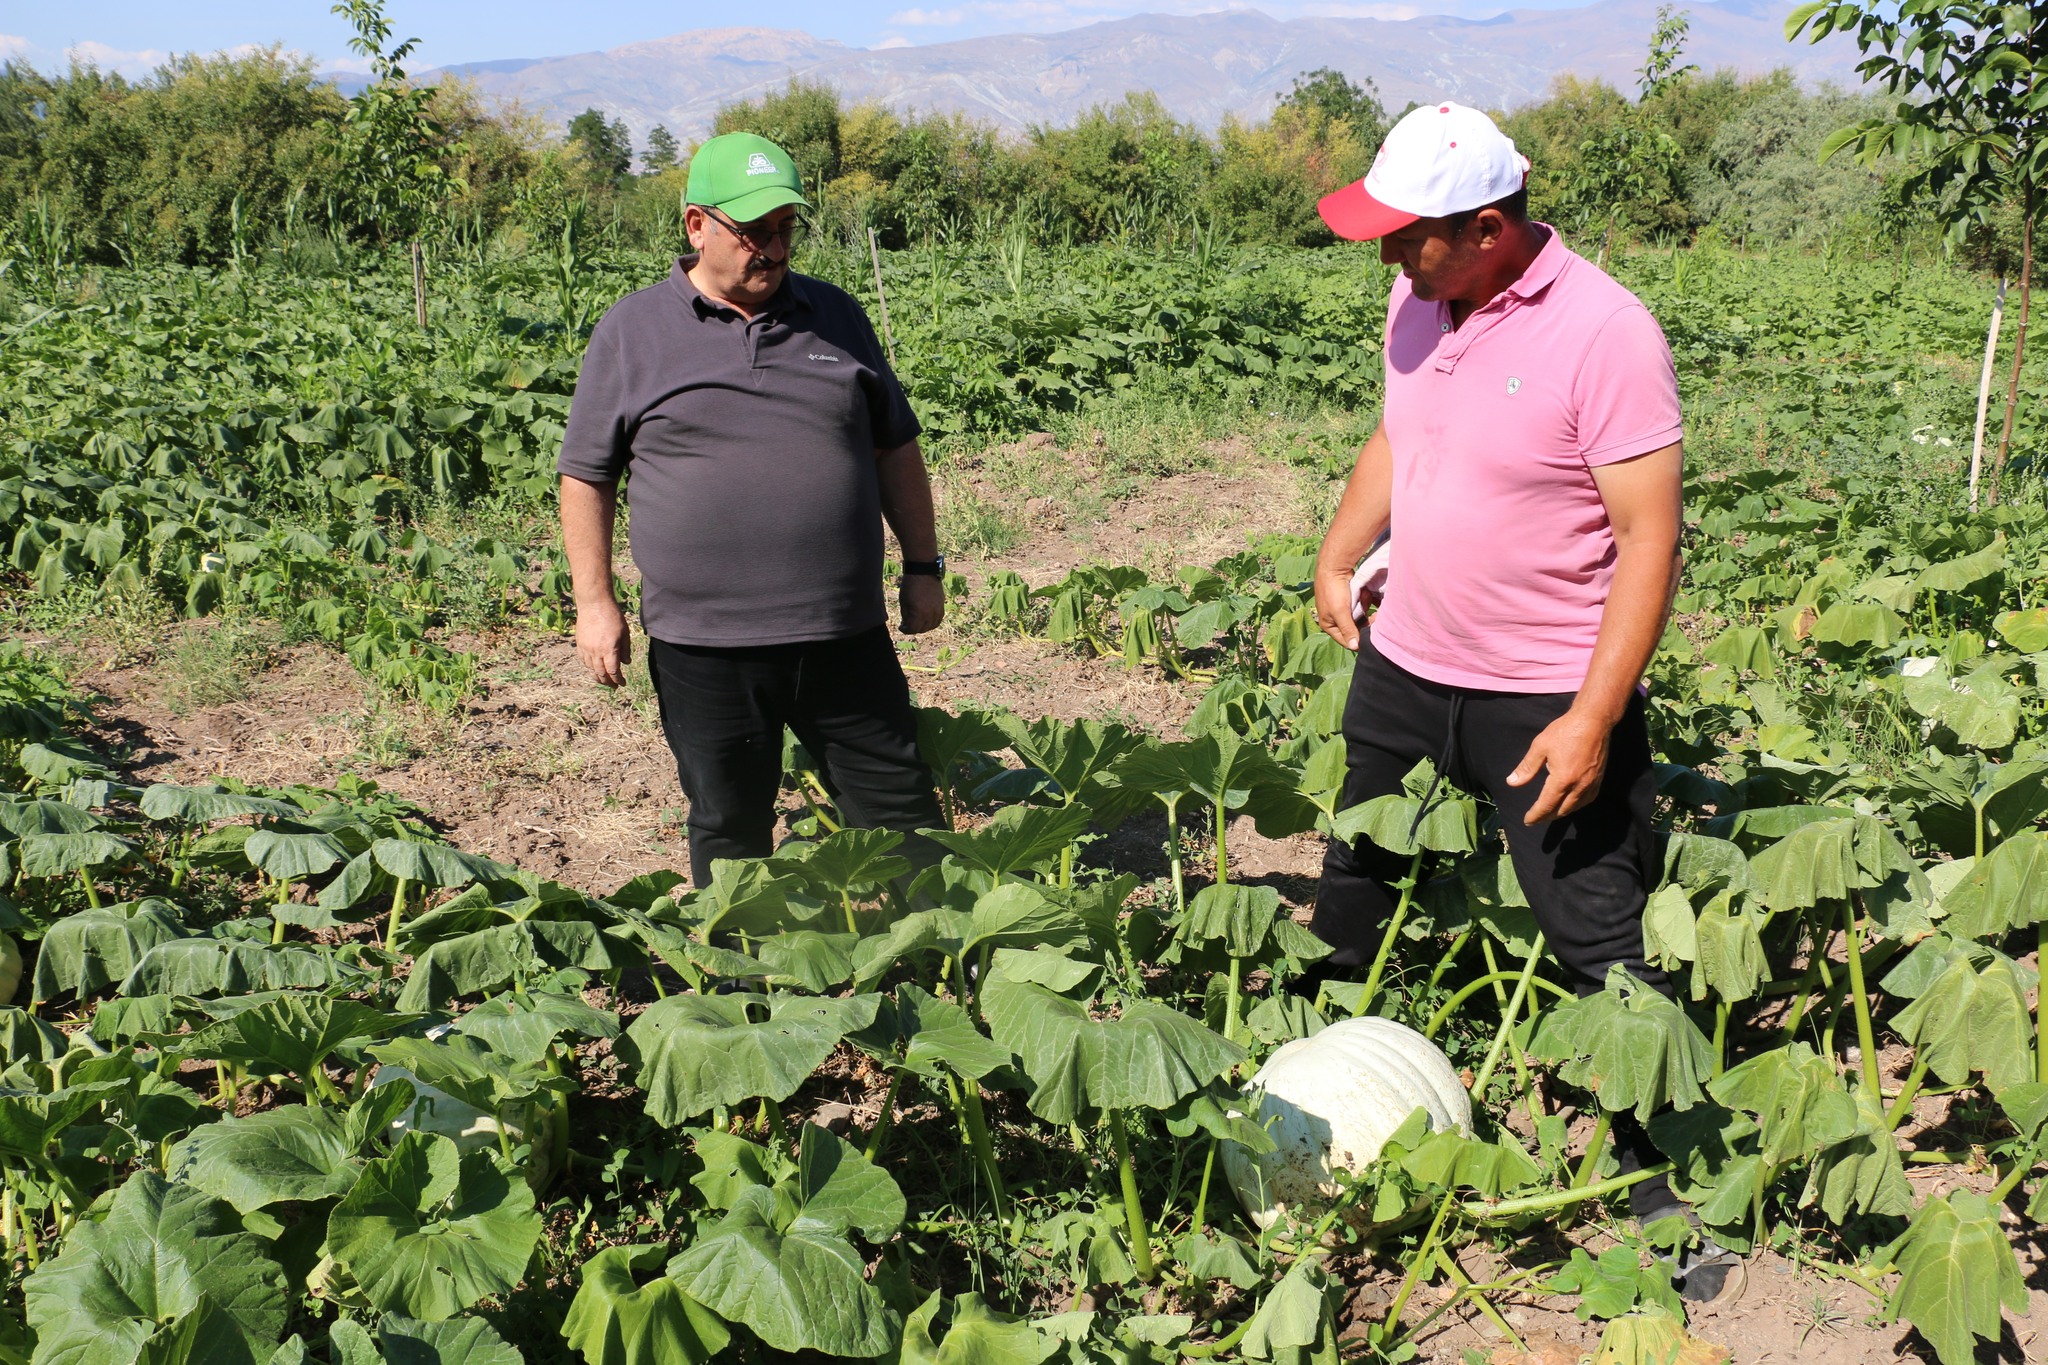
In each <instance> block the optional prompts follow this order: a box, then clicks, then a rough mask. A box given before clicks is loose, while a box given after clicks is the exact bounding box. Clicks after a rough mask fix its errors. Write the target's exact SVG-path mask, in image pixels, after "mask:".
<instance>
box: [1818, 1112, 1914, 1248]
mask: <svg viewBox="0 0 2048 1365" xmlns="http://www.w3.org/2000/svg"><path fill="white" fill-rule="evenodd" d="M1855 1103H1856V1134H1855V1136H1853V1137H1851V1138H1849V1139H1848V1140H1847V1141H1844V1142H1839V1143H1837V1144H1835V1145H1834V1146H1832V1147H1829V1148H1828V1149H1827V1150H1826V1151H1823V1152H1822V1153H1821V1154H1820V1155H1819V1156H1817V1157H1816V1158H1814V1162H1813V1167H1812V1170H1811V1171H1810V1173H1809V1174H1808V1176H1807V1181H1806V1190H1805V1192H1804V1193H1803V1194H1802V1195H1801V1196H1800V1200H1799V1202H1800V1203H1801V1205H1809V1204H1812V1203H1815V1202H1818V1203H1819V1204H1820V1206H1821V1209H1822V1211H1823V1212H1825V1213H1826V1214H1827V1216H1828V1217H1829V1218H1832V1219H1833V1220H1835V1222H1837V1223H1840V1222H1842V1221H1844V1220H1845V1219H1847V1218H1848V1216H1849V1214H1850V1212H1851V1211H1852V1210H1853V1211H1854V1212H1857V1213H1865V1214H1879V1215H1881V1216H1884V1217H1887V1218H1903V1217H1905V1216H1906V1215H1907V1214H1909V1213H1911V1212H1912V1211H1913V1187H1912V1186H1911V1185H1910V1184H1908V1183H1907V1182H1906V1167H1905V1163H1904V1162H1903V1161H1901V1160H1900V1158H1899V1144H1898V1142H1897V1141H1896V1140H1895V1139H1894V1138H1893V1137H1892V1135H1891V1130H1890V1129H1889V1128H1888V1127H1887V1126H1886V1124H1885V1117H1884V1109H1883V1107H1882V1106H1881V1105H1879V1103H1878V1102H1877V1101H1876V1100H1873V1099H1872V1098H1870V1096H1868V1095H1866V1094H1864V1093H1863V1092H1862V1091H1861V1090H1858V1091H1857V1092H1856V1095H1855Z"/></svg>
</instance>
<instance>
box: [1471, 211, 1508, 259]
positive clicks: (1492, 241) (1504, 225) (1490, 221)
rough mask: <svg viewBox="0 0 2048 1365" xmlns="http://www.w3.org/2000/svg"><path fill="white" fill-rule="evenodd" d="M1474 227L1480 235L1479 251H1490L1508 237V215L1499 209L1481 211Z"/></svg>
mask: <svg viewBox="0 0 2048 1365" xmlns="http://www.w3.org/2000/svg"><path fill="white" fill-rule="evenodd" d="M1472 227H1473V229H1474V230H1475V231H1476V232H1477V234H1478V238H1479V249H1480V250H1481V251H1490V250H1492V249H1493V248H1494V247H1496V246H1498V245H1500V242H1501V239H1502V238H1503V237H1505V236H1506V235H1507V230H1508V219H1507V215H1506V214H1504V213H1502V212H1501V211H1500V210H1499V209H1490V208H1489V209H1481V210H1479V216H1478V217H1476V218H1474V219H1473V220H1472Z"/></svg>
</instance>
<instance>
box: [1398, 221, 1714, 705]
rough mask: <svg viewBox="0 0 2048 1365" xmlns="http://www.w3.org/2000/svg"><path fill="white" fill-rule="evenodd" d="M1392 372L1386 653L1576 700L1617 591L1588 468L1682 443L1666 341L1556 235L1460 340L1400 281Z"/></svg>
mask: <svg viewBox="0 0 2048 1365" xmlns="http://www.w3.org/2000/svg"><path fill="white" fill-rule="evenodd" d="M1386 365H1387V396H1386V411H1385V416H1384V419H1383V420H1384V422H1385V424H1386V430H1387V438H1388V440H1389V441H1390V442H1391V443H1392V445H1393V451H1394V499H1393V530H1394V534H1393V539H1392V549H1393V563H1392V567H1391V569H1390V570H1389V572H1388V575H1387V596H1386V601H1385V603H1384V605H1382V607H1381V608H1380V610H1379V613H1378V614H1377V615H1376V616H1375V617H1374V618H1373V622H1372V642H1373V646H1374V647H1375V648H1377V649H1378V650H1379V652H1380V653H1381V654H1383V655H1385V656H1386V657H1387V658H1388V659H1389V660H1391V661H1392V662H1394V663H1395V664H1397V665H1399V666H1400V667H1402V668H1404V669H1406V670H1407V671H1408V672H1410V673H1413V674H1415V675H1416V676H1417V677H1421V678H1427V679H1429V680H1431V681H1432V682H1438V683H1444V684H1446V685H1449V686H1453V687H1470V688H1479V689H1483V690H1486V691H1494V692H1576V691H1577V690H1578V689H1579V687H1580V686H1581V685H1582V684H1584V682H1585V680H1586V668H1587V666H1588V664H1590V663H1591V662H1592V658H1593V643H1594V641H1595V639H1596V638H1597V637H1598V635H1599V633H1600V613H1601V610H1602V608H1604V607H1605V606H1606V604H1607V591H1608V585H1609V583H1610V582H1611V581H1612V579H1613V576H1614V558H1615V550H1614V529H1613V527H1612V525H1611V524H1610V523H1609V522H1608V519H1607V508H1606V505H1605V504H1604V503H1602V502H1601V500H1600V490H1599V489H1598V488H1597V487H1595V485H1594V483H1593V470H1594V469H1595V468H1597V467H1598V466H1600V465H1604V464H1616V463H1619V462H1620V461H1622V460H1629V459H1633V458H1635V457H1636V456H1638V455H1647V454H1649V453H1650V452H1651V451H1653V450H1661V449H1663V448H1664V447H1665V446H1668V445H1671V444H1672V443H1673V442H1675V441H1677V440H1678V439H1679V437H1680V435H1681V431H1680V426H1679V417H1678V377H1677V374H1676V373H1675V371H1674V370H1673V368H1672V364H1671V350H1670V348H1669V347H1668V346H1666V345H1665V344H1664V333H1663V331H1662V330H1661V329H1660V328H1659V327H1658V326H1657V321H1656V319H1655V318H1653V317H1651V316H1650V312H1649V310H1648V309H1646V308H1645V307H1643V305H1642V302H1641V301H1640V300H1639V299H1637V298H1636V296H1635V295H1633V294H1631V293H1630V292H1629V291H1628V290H1626V289H1624V288H1623V287H1622V286H1621V285H1619V284H1617V283H1616V282H1615V281H1614V280H1613V279H1611V278H1610V277H1609V276H1608V275H1607V274H1606V273H1605V272H1603V271H1602V270H1600V269H1599V267H1597V266H1595V265H1593V264H1592V262H1590V261H1587V260H1586V259H1584V258H1583V257H1581V256H1579V255H1577V254H1575V253H1574V252H1572V251H1571V250H1570V249H1569V248H1567V247H1566V246H1565V244H1564V241H1563V239H1562V238H1561V237H1559V236H1558V234H1557V233H1556V231H1554V230H1553V231H1552V232H1551V234H1550V240H1549V241H1548V242H1547V243H1545V245H1544V247H1543V249H1542V250H1541V251H1540V252H1539V253H1537V256H1536V259H1535V260H1534V261H1533V262H1531V263H1530V266H1529V269H1528V270H1527V271H1526V272H1524V273H1523V275H1522V277H1521V278H1520V279H1519V280H1517V281H1515V283H1514V284H1512V285H1510V286H1509V287H1508V288H1507V289H1506V290H1505V291H1504V292H1503V293H1502V294H1501V295H1500V296H1499V297H1498V298H1496V299H1494V300H1493V301H1492V302H1490V303H1488V304H1487V305H1486V306H1485V307H1484V308H1481V309H1479V310H1478V311H1476V312H1474V313H1473V314H1472V315H1471V316H1470V317H1468V318H1467V319H1465V324H1464V326H1462V327H1459V328H1457V329H1456V330H1455V331H1454V330H1452V328H1451V311H1450V308H1449V306H1448V305H1446V304H1442V303H1426V302H1424V301H1422V300H1420V299H1418V298H1416V297H1415V296H1414V294H1413V292H1412V291H1411V289H1410V287H1409V283H1408V280H1407V278H1406V277H1405V276H1397V277H1396V278H1395V280H1394V287H1393V290H1392V293H1391V294H1390V296H1389V297H1388V300H1387V333H1386Z"/></svg>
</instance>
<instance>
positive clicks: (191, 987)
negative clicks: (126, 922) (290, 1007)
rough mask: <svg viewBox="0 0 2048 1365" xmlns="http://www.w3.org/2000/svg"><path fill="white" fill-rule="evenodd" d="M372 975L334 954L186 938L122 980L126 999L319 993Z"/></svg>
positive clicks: (154, 951) (148, 956) (157, 951)
mask: <svg viewBox="0 0 2048 1365" xmlns="http://www.w3.org/2000/svg"><path fill="white" fill-rule="evenodd" d="M365 976H366V973H364V972H363V971H362V970H361V969H360V968H357V967H353V966H350V965H348V964H346V963H344V962H342V961H340V960H339V959H338V958H337V957H336V955H335V953H334V951H333V950H332V949H325V948H309V947H305V946H303V945H300V944H295V943H246V942H242V941H240V940H236V939H223V938H180V939H173V940H170V941H169V942H165V943H159V944H158V945H157V946H156V947H154V948H151V949H150V950H149V951H148V952H146V953H144V954H143V955H142V957H141V958H140V959H139V960H138V961H137V962H136V964H135V968H134V970H133V971H131V972H129V973H128V975H127V976H126V977H125V978H124V979H123V980H122V982H121V984H120V987H119V990H120V993H121V994H122V995H127V996H140V995H191V996H212V995H230V996H233V995H249V994H252V993H256V992H261V991H282V990H319V989H322V988H325V987H328V986H335V985H340V984H343V983H349V984H354V983H356V982H358V981H361V980H363V979H364V977H365Z"/></svg>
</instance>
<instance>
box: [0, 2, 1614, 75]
mask: <svg viewBox="0 0 2048 1365" xmlns="http://www.w3.org/2000/svg"><path fill="white" fill-rule="evenodd" d="M1511 3H1512V4H1513V5H1514V7H1528V8H1543V9H1548V8H1553V7H1559V6H1562V5H1567V4H1573V3H1585V0H1269V2H1268V3H1260V4H1256V5H1253V6H1250V7H1252V8H1257V9H1260V10H1263V11H1264V12H1266V13H1267V14H1270V15H1272V16H1273V17H1275V18H1280V19H1287V18H1296V17H1300V16H1304V15H1310V14H1324V15H1351V16H1359V17H1372V18H1388V19H1396V18H1406V17H1409V16H1412V15H1415V14H1424V13H1429V14H1461V15H1464V16H1466V17H1469V18H1481V17H1485V16H1486V15H1489V14H1493V13H1497V12H1499V11H1500V10H1503V9H1506V8H1509V7H1510V5H1511ZM1234 7H1236V6H1232V5H1227V4H1225V3H1221V0H1151V3H1144V2H1143V0H852V2H851V3H831V2H830V0H786V3H784V4H782V5H780V6H777V7H774V8H772V9H769V10H766V11H764V10H762V9H761V8H757V7H753V6H709V7H699V6H688V7H685V6H679V5H676V4H674V3H672V0H671V2H670V3H654V0H602V2H601V3H598V4H583V5H574V4H571V5H565V4H562V3H561V0H389V4H388V7H387V13H389V14H390V15H391V18H392V20H393V22H394V23H395V24H396V26H397V30H398V35H399V36H401V37H418V38H419V39H420V52H419V57H418V59H417V60H418V64H419V65H420V66H422V67H426V66H445V65H450V64H453V63H456V62H475V61H494V60H498V59H501V58H507V57H553V56H560V55H563V54H565V53H571V52H588V51H591V50H593V49H598V48H608V47H617V46H618V45H619V44H621V43H630V42H634V41H636V40H639V39H643V38H659V37H665V36H667V35H668V34H671V33H680V32H684V31H686V30H689V29H697V28H725V27H741V26H761V27H773V28H792V29H803V30H805V31H806V32H809V33H812V34H815V35H817V36H818V37H821V38H832V39H836V40H837V41H839V42H842V43H846V44H848V45H850V46H854V47H885V46H886V47H899V46H903V45H905V44H907V43H909V44H923V43H938V42H945V41H947V40H949V39H953V38H972V37H980V36H983V35H985V34H990V33H1016V32H1020V31H1039V32H1044V31H1052V30H1058V29H1065V28H1075V27H1079V26H1080V25H1082V24H1086V23H1093V22H1095V21H1097V20H1101V19H1112V18H1120V17H1123V16H1125V15H1130V14H1139V13H1146V12H1162V11H1164V12H1180V13H1194V12H1202V11H1212V10H1218V9H1224V8H1234ZM348 38H349V30H348V27H347V25H346V24H344V23H343V21H342V20H341V19H340V18H339V17H338V16H336V15H333V14H330V13H329V12H328V8H327V4H326V3H324V2H323V0H284V3H279V2H278V0H264V3H256V0H203V3H199V4H165V3H163V0H74V3H71V4H50V3H45V4H39V5H31V4H28V3H21V4H16V5H10V6H8V9H7V11H6V12H0V57H14V58H17V59H26V60H27V61H29V62H30V63H32V64H34V65H36V66H38V67H41V68H43V69H45V70H49V69H53V68H58V67H61V66H62V65H63V64H64V62H65V58H66V54H67V53H71V54H75V55H77V56H79V57H81V58H86V59H90V60H92V61H94V62H96V63H97V64H98V65H99V66H101V67H102V68H106V69H111V70H119V71H121V72H123V73H124V74H127V75H142V74H146V73H147V72H149V71H150V70H152V69H153V68H154V67H155V66H156V65H157V64H158V63H160V62H162V61H163V60H164V59H165V58H166V57H168V56H170V55H171V54H172V53H176V52H192V51H197V52H215V51H220V50H223V49H234V48H238V47H242V46H246V45H253V44H262V43H274V42H281V43H283V44H284V45H285V46H287V47H290V48H295V49H297V50H298V51H301V52H305V53H308V54H309V55H311V56H312V57H314V58H315V59H316V60H317V61H318V62H319V63H320V64H321V65H322V66H323V67H330V68H335V69H350V68H354V67H358V66H360V63H358V62H356V61H354V60H353V59H352V58H351V55H350V53H349V51H348Z"/></svg>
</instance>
